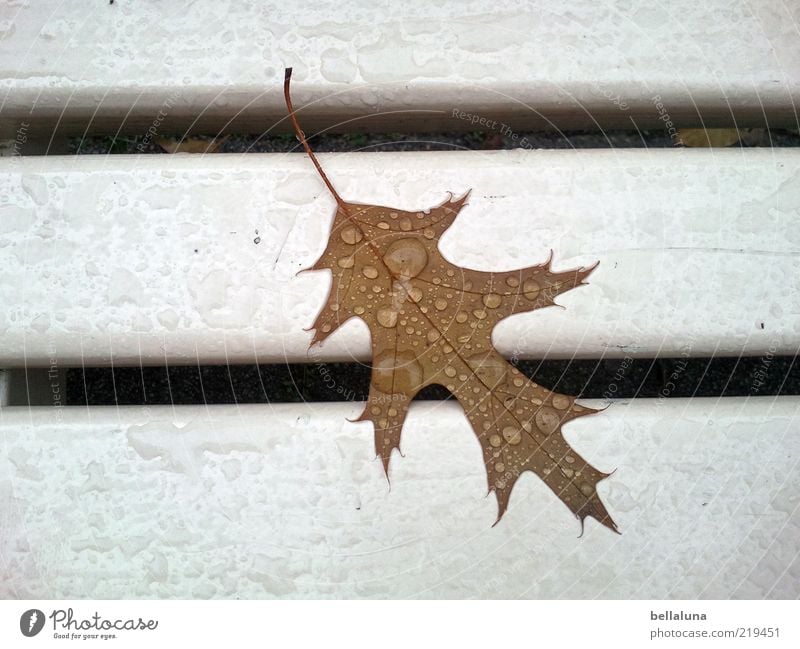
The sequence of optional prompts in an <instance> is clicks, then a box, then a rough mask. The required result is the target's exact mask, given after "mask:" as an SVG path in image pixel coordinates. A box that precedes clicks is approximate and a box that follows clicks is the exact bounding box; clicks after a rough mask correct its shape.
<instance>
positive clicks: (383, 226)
mask: <svg viewBox="0 0 800 649" xmlns="http://www.w3.org/2000/svg"><path fill="white" fill-rule="evenodd" d="M378 227H379V228H380V229H381V230H388V229H389V224H388V223H387V222H386V221H381V222H380V223H378Z"/></svg>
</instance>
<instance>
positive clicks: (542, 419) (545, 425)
mask: <svg viewBox="0 0 800 649" xmlns="http://www.w3.org/2000/svg"><path fill="white" fill-rule="evenodd" d="M559 424H561V418H560V417H559V416H558V413H557V412H556V411H555V410H553V409H552V408H548V407H547V406H543V407H541V408H539V410H538V411H537V413H536V425H537V426H538V427H539V430H541V431H542V432H543V433H544V434H545V435H550V434H551V433H554V432H556V431H557V430H558V426H559Z"/></svg>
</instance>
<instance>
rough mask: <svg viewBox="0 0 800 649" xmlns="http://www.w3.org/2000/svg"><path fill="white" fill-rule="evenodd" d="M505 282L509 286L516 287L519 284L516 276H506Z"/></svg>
mask: <svg viewBox="0 0 800 649" xmlns="http://www.w3.org/2000/svg"><path fill="white" fill-rule="evenodd" d="M506 284H508V285H509V286H510V287H511V288H516V287H517V286H519V280H518V279H517V278H516V277H506Z"/></svg>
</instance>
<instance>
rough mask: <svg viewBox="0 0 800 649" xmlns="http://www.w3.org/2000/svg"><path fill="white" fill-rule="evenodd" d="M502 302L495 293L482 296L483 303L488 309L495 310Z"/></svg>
mask: <svg viewBox="0 0 800 649" xmlns="http://www.w3.org/2000/svg"><path fill="white" fill-rule="evenodd" d="M502 302H503V300H502V298H501V297H500V296H499V295H497V293H487V294H486V295H484V296H483V303H484V305H486V307H487V308H489V309H496V308H497V307H499V306H500V305H501V304H502Z"/></svg>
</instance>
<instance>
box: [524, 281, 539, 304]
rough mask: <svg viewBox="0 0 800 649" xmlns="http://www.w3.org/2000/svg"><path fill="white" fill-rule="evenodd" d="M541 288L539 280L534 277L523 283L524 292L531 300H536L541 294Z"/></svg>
mask: <svg viewBox="0 0 800 649" xmlns="http://www.w3.org/2000/svg"><path fill="white" fill-rule="evenodd" d="M539 290H540V286H539V282H537V281H536V280H533V279H526V280H525V283H524V284H523V285H522V292H523V293H524V294H525V297H526V298H528V299H529V300H535V299H536V298H537V297H538V295H539Z"/></svg>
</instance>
